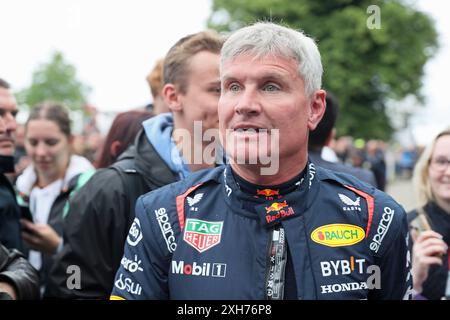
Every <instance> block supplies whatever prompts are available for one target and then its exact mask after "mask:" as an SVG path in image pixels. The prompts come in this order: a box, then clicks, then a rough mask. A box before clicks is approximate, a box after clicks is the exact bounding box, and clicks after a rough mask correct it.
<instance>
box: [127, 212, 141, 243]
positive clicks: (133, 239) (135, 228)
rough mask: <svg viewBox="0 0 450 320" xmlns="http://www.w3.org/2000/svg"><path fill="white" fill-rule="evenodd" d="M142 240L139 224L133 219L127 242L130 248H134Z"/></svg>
mask: <svg viewBox="0 0 450 320" xmlns="http://www.w3.org/2000/svg"><path fill="white" fill-rule="evenodd" d="M141 239H142V231H141V223H140V222H139V219H138V218H134V221H133V224H132V225H131V228H130V231H129V232H128V237H127V242H128V244H129V245H130V246H133V247H134V246H136V245H137V244H138V243H139V241H141Z"/></svg>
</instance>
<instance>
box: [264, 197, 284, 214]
mask: <svg viewBox="0 0 450 320" xmlns="http://www.w3.org/2000/svg"><path fill="white" fill-rule="evenodd" d="M287 206H288V204H287V203H286V200H284V201H283V202H274V203H272V204H271V205H270V206H269V207H266V212H267V213H270V212H271V211H277V212H278V211H280V210H281V209H283V208H286V207H287Z"/></svg>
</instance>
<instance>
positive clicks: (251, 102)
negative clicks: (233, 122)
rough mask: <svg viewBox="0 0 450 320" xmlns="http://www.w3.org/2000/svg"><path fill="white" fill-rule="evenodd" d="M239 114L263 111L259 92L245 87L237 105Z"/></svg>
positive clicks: (236, 108)
mask: <svg viewBox="0 0 450 320" xmlns="http://www.w3.org/2000/svg"><path fill="white" fill-rule="evenodd" d="M235 110H236V113H237V114H247V115H251V114H258V113H260V112H261V104H260V102H259V99H258V94H257V92H256V90H254V89H251V88H249V89H245V91H244V92H243V93H242V94H241V95H240V97H239V101H238V103H237V104H236V107H235Z"/></svg>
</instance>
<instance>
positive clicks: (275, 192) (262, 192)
mask: <svg viewBox="0 0 450 320" xmlns="http://www.w3.org/2000/svg"><path fill="white" fill-rule="evenodd" d="M256 194H257V195H258V196H265V197H272V196H278V195H280V191H279V190H273V189H262V190H259V189H257V190H256Z"/></svg>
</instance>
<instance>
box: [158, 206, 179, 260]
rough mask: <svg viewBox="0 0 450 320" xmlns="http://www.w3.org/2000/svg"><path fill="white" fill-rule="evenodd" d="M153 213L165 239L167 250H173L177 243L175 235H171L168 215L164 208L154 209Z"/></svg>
mask: <svg viewBox="0 0 450 320" xmlns="http://www.w3.org/2000/svg"><path fill="white" fill-rule="evenodd" d="M155 215H156V220H158V224H159V228H160V229H161V232H162V235H163V237H164V240H165V241H166V245H167V250H169V252H174V251H175V249H176V248H177V244H176V243H175V236H174V235H173V230H172V225H171V224H170V222H169V216H168V215H167V214H166V208H160V209H158V210H155Z"/></svg>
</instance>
